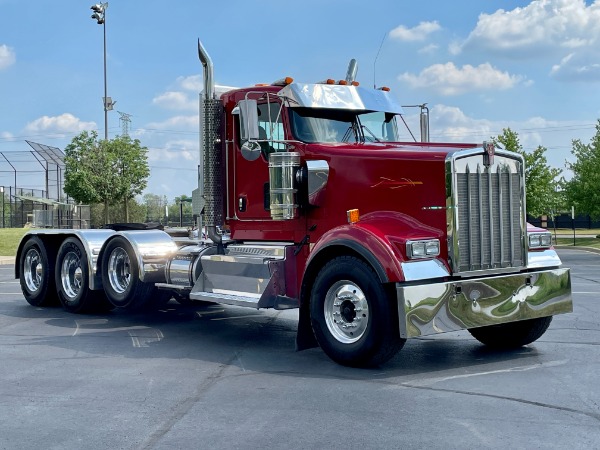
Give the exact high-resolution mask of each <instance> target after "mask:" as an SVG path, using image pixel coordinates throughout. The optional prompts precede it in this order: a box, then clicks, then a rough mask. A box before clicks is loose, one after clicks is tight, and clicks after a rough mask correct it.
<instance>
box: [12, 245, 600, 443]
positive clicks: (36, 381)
mask: <svg viewBox="0 0 600 450" xmlns="http://www.w3.org/2000/svg"><path fill="white" fill-rule="evenodd" d="M559 253H560V255H561V257H562V258H563V262H564V263H565V265H566V266H567V267H571V268H572V282H573V292H574V295H573V297H574V303H575V310H574V312H573V313H571V314H567V315H561V316H557V317H555V318H554V321H553V323H552V325H551V326H550V329H549V330H548V332H547V333H546V334H545V335H544V336H543V337H542V338H541V339H540V340H538V341H537V342H535V343H534V344H532V345H530V346H528V347H525V348H522V349H519V350H517V351H510V352H496V351H490V350H487V349H485V348H484V347H483V346H481V345H480V344H479V343H478V342H477V341H475V340H474V339H473V338H471V336H470V335H469V334H468V333H467V332H458V333H449V334H444V335H439V336H435V337H428V338H421V339H413V340H410V341H409V342H408V343H407V344H406V345H405V347H404V349H403V350H402V351H401V352H400V353H399V354H398V356H396V358H394V359H393V360H392V361H391V362H389V363H387V364H386V365H385V366H382V367H380V368H378V369H376V370H364V369H351V368H346V367H342V366H338V365H336V364H335V363H333V362H332V361H330V360H329V359H328V358H327V357H326V356H325V354H324V353H323V352H321V350H320V349H311V350H306V351H303V352H295V351H294V339H295V332H296V320H297V312H296V311H286V312H279V311H255V310H250V309H245V308H236V307H223V306H220V305H209V306H198V307H184V306H181V305H177V304H174V303H173V304H169V305H168V306H167V308H165V309H163V310H161V311H157V312H154V313H147V314H128V313H110V314H107V315H97V316H84V315H73V314H69V313H66V312H64V311H63V310H62V309H60V308H43V309H42V308H35V307H32V306H30V305H28V304H27V303H26V302H25V300H24V299H23V296H22V294H21V292H20V288H19V284H18V281H17V280H14V279H13V271H14V267H13V266H12V265H3V266H0V380H1V383H0V447H1V448H6V449H34V448H35V449H40V448H44V449H86V448H110V449H146V448H151V449H155V448H156V449H170V448H223V449H225V448H244V449H246V448H248V449H258V448H261V449H263V448H315V449H317V448H318V449H323V448H344V449H354V448H359V449H365V448H444V449H447V448H475V447H480V448H570V449H574V448H586V449H590V448H600V255H598V254H593V253H587V252H582V251H569V250H560V252H559Z"/></svg>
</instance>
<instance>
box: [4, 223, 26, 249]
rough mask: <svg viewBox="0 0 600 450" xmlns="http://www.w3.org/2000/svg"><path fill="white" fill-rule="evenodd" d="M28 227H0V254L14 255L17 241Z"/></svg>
mask: <svg viewBox="0 0 600 450" xmlns="http://www.w3.org/2000/svg"><path fill="white" fill-rule="evenodd" d="M27 231H29V228H0V256H15V255H16V254H17V246H18V245H19V241H20V240H21V238H22V237H23V235H24V234H25V233H27Z"/></svg>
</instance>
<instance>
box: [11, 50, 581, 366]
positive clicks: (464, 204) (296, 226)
mask: <svg viewBox="0 0 600 450" xmlns="http://www.w3.org/2000/svg"><path fill="white" fill-rule="evenodd" d="M198 53H199V57H200V60H201V62H202V64H203V68H204V86H205V89H204V94H203V95H202V97H201V131H202V132H201V155H200V160H201V164H200V167H199V184H198V189H196V190H195V191H194V193H193V208H194V211H195V213H197V214H199V216H200V218H201V219H200V229H201V230H206V234H204V233H200V237H199V238H197V239H191V238H190V239H176V238H173V237H171V236H170V235H169V234H168V233H167V232H165V231H161V230H156V229H135V228H136V227H134V226H131V227H128V226H123V227H114V229H102V230H32V231H31V232H29V233H28V234H27V235H25V237H24V238H23V240H22V241H21V243H20V245H19V248H18V253H17V264H16V267H15V272H16V273H15V275H16V277H17V278H19V279H20V282H21V288H22V290H23V294H24V296H25V298H26V300H27V301H28V302H29V303H31V304H32V305H35V306H41V305H45V304H48V303H50V302H52V301H56V300H59V301H60V302H61V303H62V305H63V307H64V308H65V309H66V310H68V311H72V312H75V313H79V312H86V311H90V310H94V309H98V308H100V309H101V308H109V309H110V308H125V309H127V308H139V307H140V306H142V305H144V304H147V303H149V302H154V301H157V300H158V299H163V300H164V299H169V298H171V297H174V298H175V299H178V300H179V301H182V302H183V301H185V302H194V301H205V302H206V301H210V302H217V303H222V304H227V305H236V306H242V307H243V306H246V307H251V308H257V309H261V308H275V309H289V308H298V309H299V323H298V334H297V348H298V349H303V348H308V347H311V346H316V345H319V346H320V347H321V348H322V349H323V350H324V351H325V353H326V354H327V355H328V356H329V357H331V358H332V359H333V360H334V361H336V362H338V363H340V364H344V365H351V366H373V365H378V364H382V363H384V362H385V361H387V360H388V359H390V358H391V357H392V356H394V355H395V354H396V353H397V352H398V351H399V350H400V349H401V348H402V346H403V344H404V342H405V341H406V339H408V338H411V337H416V336H424V335H430V334H436V333H442V332H447V331H455V330H462V329H466V330H468V331H469V332H470V333H471V334H472V335H473V336H474V337H475V338H476V339H478V340H479V341H481V342H482V343H484V344H486V345H490V346H496V347H517V346H521V345H526V344H529V343H531V342H533V341H535V340H536V339H538V338H539V337H540V336H541V335H542V334H543V333H544V332H545V331H546V329H547V328H548V326H549V324H550V321H551V319H552V316H553V315H555V314H561V313H566V312H570V311H572V300H571V283H570V274H569V269H567V268H562V267H561V261H560V259H559V258H558V256H557V254H556V252H555V251H554V249H553V248H552V245H551V236H550V234H549V233H547V232H546V231H545V230H542V229H535V228H528V225H527V223H526V219H525V183H524V162H523V159H522V157H521V156H519V155H518V154H515V153H511V152H508V151H504V150H501V149H496V148H495V147H494V146H493V145H491V144H486V143H484V145H483V146H482V145H477V144H456V143H433V142H429V139H428V136H427V135H428V129H427V126H425V125H426V122H427V121H423V122H422V140H421V142H401V141H400V137H399V132H398V129H399V127H398V122H399V120H398V119H399V118H401V115H402V113H403V111H402V107H401V106H399V104H397V103H396V101H395V100H394V98H393V97H392V96H391V95H390V93H389V92H388V90H387V89H385V88H382V89H371V88H364V87H361V86H359V85H358V83H357V82H356V81H355V80H354V77H355V74H356V66H355V65H354V64H351V65H350V67H349V70H348V74H347V76H346V79H344V80H341V81H333V80H326V81H324V82H321V83H315V84H302V83H295V82H293V80H291V79H289V78H286V79H282V80H279V81H277V82H275V83H273V84H271V85H256V86H253V87H249V88H243V89H232V90H229V91H227V92H225V93H223V94H222V95H220V97H219V98H217V95H216V89H215V85H214V81H213V65H212V62H211V59H210V57H209V56H208V54H207V52H206V51H205V49H204V48H203V46H202V45H201V43H200V42H198Z"/></svg>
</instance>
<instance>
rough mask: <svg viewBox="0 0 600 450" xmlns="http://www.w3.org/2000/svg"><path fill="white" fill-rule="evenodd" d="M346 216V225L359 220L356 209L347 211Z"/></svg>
mask: <svg viewBox="0 0 600 450" xmlns="http://www.w3.org/2000/svg"><path fill="white" fill-rule="evenodd" d="M346 214H347V215H348V223H356V222H358V220H359V219H360V213H359V212H358V209H349V210H348V211H346Z"/></svg>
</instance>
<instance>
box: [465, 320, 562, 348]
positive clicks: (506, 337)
mask: <svg viewBox="0 0 600 450" xmlns="http://www.w3.org/2000/svg"><path fill="white" fill-rule="evenodd" d="M550 322H552V316H549V317H540V318H539V319H528V320H521V321H519V322H511V323H505V324H501V325H491V326H488V327H481V328H473V329H470V330H469V333H471V335H472V336H473V337H474V338H475V339H477V340H478V341H479V342H481V343H482V344H485V345H487V346H488V347H493V348H498V349H510V348H518V347H522V346H524V345H527V344H531V343H532V342H533V341H536V340H537V339H539V338H540V337H541V336H542V335H543V334H544V333H545V332H546V330H547V329H548V327H549V326H550Z"/></svg>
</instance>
